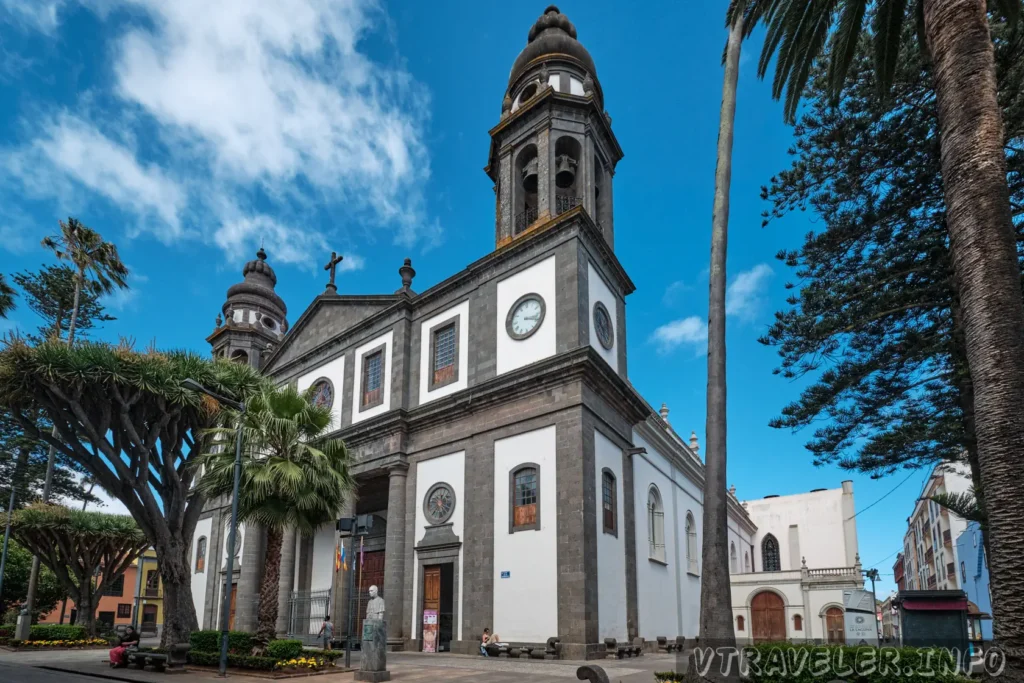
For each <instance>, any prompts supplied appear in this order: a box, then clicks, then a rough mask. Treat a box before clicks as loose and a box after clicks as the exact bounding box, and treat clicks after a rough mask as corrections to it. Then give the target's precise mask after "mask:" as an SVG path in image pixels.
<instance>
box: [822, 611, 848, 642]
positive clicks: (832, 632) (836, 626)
mask: <svg viewBox="0 0 1024 683" xmlns="http://www.w3.org/2000/svg"><path fill="white" fill-rule="evenodd" d="M825 633H826V634H827V636H828V642H830V643H845V642H846V624H845V621H844V618H843V608H842V607H829V608H828V609H827V610H825Z"/></svg>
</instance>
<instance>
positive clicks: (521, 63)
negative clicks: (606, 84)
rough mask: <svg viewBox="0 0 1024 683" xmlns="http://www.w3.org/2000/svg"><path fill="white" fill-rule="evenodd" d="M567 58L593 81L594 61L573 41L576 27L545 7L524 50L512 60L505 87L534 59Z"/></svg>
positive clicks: (554, 8)
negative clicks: (574, 62) (575, 62)
mask: <svg viewBox="0 0 1024 683" xmlns="http://www.w3.org/2000/svg"><path fill="white" fill-rule="evenodd" d="M549 55H550V56H552V57H555V56H558V57H566V56H567V57H570V58H572V59H574V60H576V61H577V62H579V64H580V66H582V67H583V68H584V69H585V70H586V71H587V72H588V73H589V74H590V76H591V78H594V79H595V80H596V79H597V69H595V68H594V59H593V57H591V56H590V53H589V52H587V48H585V47H583V44H582V43H580V42H579V41H578V40H576V27H575V26H573V25H572V22H571V21H569V17H567V16H565V15H564V14H562V13H561V12H560V11H559V9H558V7H556V6H555V5H549V6H548V8H547V9H546V10H544V14H542V15H541V16H540V18H539V19H537V21H536V22H535V23H534V24H533V27H532V28H531V29H530V33H529V35H528V36H527V42H526V47H525V48H523V51H522V52H520V53H519V56H518V57H516V61H515V63H514V64H513V65H512V72H511V73H510V74H509V77H508V84H509V87H512V86H513V85H514V84H515V81H516V80H517V79H518V78H519V77H520V76H521V75H522V74H523V72H524V71H525V70H526V69H527V68H529V66H530V65H531V64H532V63H533V62H535V61H536V60H537V59H539V58H541V57H545V56H549Z"/></svg>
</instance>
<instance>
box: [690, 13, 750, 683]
mask: <svg viewBox="0 0 1024 683" xmlns="http://www.w3.org/2000/svg"><path fill="white" fill-rule="evenodd" d="M742 40H743V16H742V13H741V15H740V16H739V17H738V18H737V20H736V22H735V23H734V25H733V26H732V27H731V28H730V30H729V44H728V47H727V49H726V57H725V83H724V85H723V88H722V111H721V117H720V120H719V124H718V166H717V168H716V170H715V205H714V215H713V216H712V219H711V273H710V280H711V284H710V296H709V305H708V394H707V399H708V405H707V423H706V427H705V431H706V438H707V451H706V455H705V489H704V522H703V526H704V542H703V548H702V560H703V567H702V568H701V592H700V638H701V646H702V647H714V648H719V647H732V646H734V645H735V644H736V634H735V632H734V631H733V627H732V594H731V590H730V586H729V551H728V547H727V546H728V542H729V541H728V524H729V518H728V499H727V498H726V495H727V494H726V485H727V482H726V448H725V442H726V420H725V417H726V402H725V285H726V272H725V263H726V248H727V246H728V231H729V188H730V184H731V182H732V142H733V123H734V121H735V118H736V84H737V81H738V80H739V62H740V45H741V42H742ZM717 664H718V663H717V662H716V663H715V665H714V666H712V667H711V669H710V670H709V674H711V675H712V676H717V675H720V674H719V673H718V671H719V667H718V666H717ZM731 673H733V674H734V675H735V672H731Z"/></svg>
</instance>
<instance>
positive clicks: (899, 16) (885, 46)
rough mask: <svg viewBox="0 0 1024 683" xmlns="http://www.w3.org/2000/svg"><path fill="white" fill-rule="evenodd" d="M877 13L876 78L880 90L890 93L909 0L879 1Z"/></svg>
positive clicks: (875, 22) (875, 21)
mask: <svg viewBox="0 0 1024 683" xmlns="http://www.w3.org/2000/svg"><path fill="white" fill-rule="evenodd" d="M877 4H878V7H877V9H876V11H875V20H874V26H873V27H872V28H873V32H874V57H875V78H876V80H877V81H878V87H879V89H880V90H881V91H882V92H883V93H884V92H889V90H890V89H891V88H892V80H893V78H894V76H895V75H896V65H897V61H898V60H899V56H900V43H901V42H902V38H903V22H904V20H905V19H906V16H907V0H877Z"/></svg>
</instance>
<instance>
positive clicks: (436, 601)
mask: <svg viewBox="0 0 1024 683" xmlns="http://www.w3.org/2000/svg"><path fill="white" fill-rule="evenodd" d="M423 609H424V611H426V610H428V609H432V610H434V611H436V612H437V613H438V614H440V613H441V567H439V566H437V567H424V568H423ZM420 614H422V612H421V613H420ZM423 637H424V639H425V638H426V637H427V635H426V634H424V636H423ZM432 637H434V638H436V637H437V632H436V631H435V632H434V633H433V636H432ZM432 651H433V652H437V643H434V644H433V650H432Z"/></svg>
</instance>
